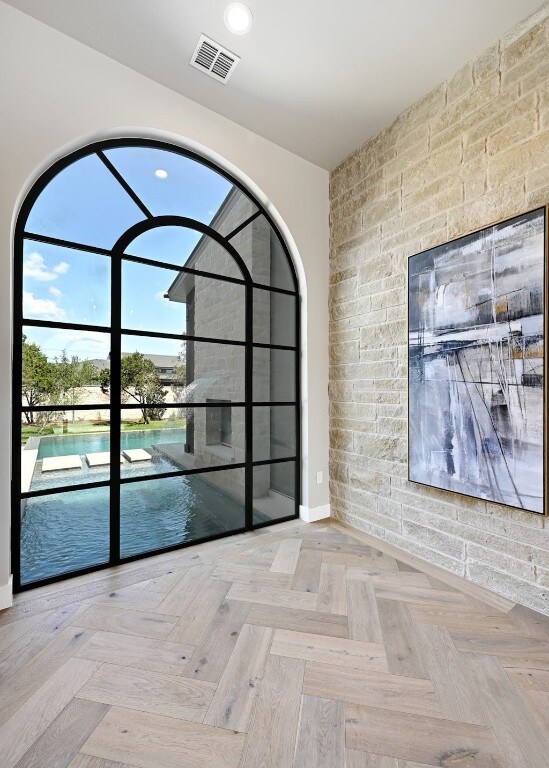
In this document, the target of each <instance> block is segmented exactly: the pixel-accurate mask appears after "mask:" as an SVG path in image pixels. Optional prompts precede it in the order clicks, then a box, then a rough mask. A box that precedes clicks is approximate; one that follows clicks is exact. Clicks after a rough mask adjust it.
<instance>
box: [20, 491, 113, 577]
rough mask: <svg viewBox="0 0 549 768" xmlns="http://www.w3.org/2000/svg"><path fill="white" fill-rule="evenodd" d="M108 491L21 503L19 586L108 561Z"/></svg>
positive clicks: (62, 494) (60, 495) (79, 493)
mask: <svg viewBox="0 0 549 768" xmlns="http://www.w3.org/2000/svg"><path fill="white" fill-rule="evenodd" d="M109 498H110V497H109V489H108V488H89V489H86V490H83V491H82V490H81V491H69V492H67V493H56V494H52V495H51V496H39V497H37V498H31V499H27V500H26V501H25V500H24V501H23V502H22V509H23V512H22V523H21V583H22V584H29V583H31V582H33V581H38V580H40V579H47V578H49V577H52V576H59V575H61V574H63V573H68V572H70V571H75V570H78V569H80V568H87V567H89V566H92V565H101V564H103V563H106V562H107V561H108V559H109Z"/></svg>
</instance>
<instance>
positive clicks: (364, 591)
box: [347, 580, 383, 643]
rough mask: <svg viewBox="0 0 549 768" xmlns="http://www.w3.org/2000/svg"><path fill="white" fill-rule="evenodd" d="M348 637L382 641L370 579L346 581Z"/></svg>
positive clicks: (376, 641) (369, 641) (366, 640)
mask: <svg viewBox="0 0 549 768" xmlns="http://www.w3.org/2000/svg"><path fill="white" fill-rule="evenodd" d="M347 615H348V621H349V637H350V638H352V639H353V640H362V641H364V642H367V643H382V642H383V635H382V632H381V624H380V621H379V613H378V610H377V600H376V595H375V591H374V587H373V585H372V583H371V581H352V580H349V581H347Z"/></svg>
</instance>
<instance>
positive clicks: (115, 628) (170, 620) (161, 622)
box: [78, 605, 177, 640]
mask: <svg viewBox="0 0 549 768" xmlns="http://www.w3.org/2000/svg"><path fill="white" fill-rule="evenodd" d="M176 622H177V617H176V616H167V615H164V614H161V613H153V612H147V611H130V610H126V609H124V608H114V607H111V606H108V605H92V606H90V607H89V608H88V609H87V611H85V613H83V614H82V616H79V618H78V623H79V625H80V626H82V627H87V628H88V629H100V630H103V631H104V632H119V633H120V634H123V635H138V636H140V637H150V638H153V639H157V640H165V639H166V638H167V637H168V635H169V634H170V632H171V631H172V629H173V628H174V627H175V624H176Z"/></svg>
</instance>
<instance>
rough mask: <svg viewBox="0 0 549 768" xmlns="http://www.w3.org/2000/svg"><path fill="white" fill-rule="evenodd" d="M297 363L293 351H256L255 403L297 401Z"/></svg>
mask: <svg viewBox="0 0 549 768" xmlns="http://www.w3.org/2000/svg"><path fill="white" fill-rule="evenodd" d="M295 363H296V353H295V352H294V351H292V350H286V349H261V348H260V349H254V372H253V379H254V380H253V398H254V401H255V402H269V401H270V402H281V401H287V402H290V401H295Z"/></svg>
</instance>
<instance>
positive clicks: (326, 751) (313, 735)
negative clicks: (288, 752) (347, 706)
mask: <svg viewBox="0 0 549 768" xmlns="http://www.w3.org/2000/svg"><path fill="white" fill-rule="evenodd" d="M344 765H345V711H344V707H343V704H341V702H339V701H331V700H330V699H318V698H315V697H313V696H303V699H302V705H301V716H300V720H299V731H298V735H297V746H296V752H295V759H294V765H293V768H312V766H315V768H335V766H344Z"/></svg>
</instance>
